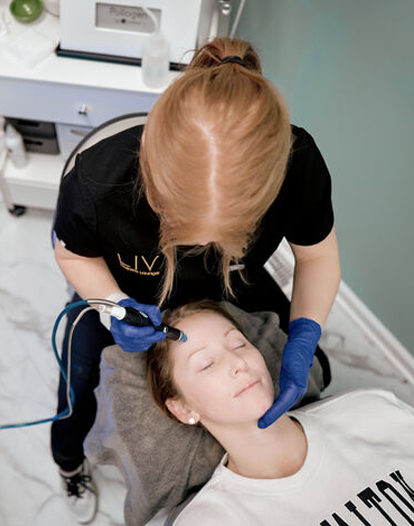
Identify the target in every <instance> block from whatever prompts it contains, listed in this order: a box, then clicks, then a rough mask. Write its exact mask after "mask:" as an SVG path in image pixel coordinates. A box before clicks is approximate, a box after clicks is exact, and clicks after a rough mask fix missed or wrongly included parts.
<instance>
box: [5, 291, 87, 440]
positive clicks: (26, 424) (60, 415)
mask: <svg viewBox="0 0 414 526" xmlns="http://www.w3.org/2000/svg"><path fill="white" fill-rule="evenodd" d="M82 305H85V306H87V305H88V301H87V300H81V301H75V303H71V304H70V305H68V306H67V307H65V308H64V309H63V310H62V312H61V313H60V314H59V316H58V317H57V318H56V321H55V325H54V326H53V331H52V347H53V352H54V354H55V358H56V361H57V363H58V365H59V369H60V373H61V375H62V376H63V378H64V380H65V382H66V383H68V377H67V374H66V371H65V368H64V365H63V362H62V360H61V358H60V356H59V353H58V350H57V347H56V333H57V330H58V327H59V323H60V320H61V319H62V318H63V316H65V315H66V313H67V312H68V311H70V310H71V309H74V308H76V307H80V306H82ZM69 389H70V400H71V403H72V407H73V406H74V404H75V393H74V392H73V389H72V386H71V385H70V380H69ZM68 413H69V406H68V407H67V408H66V409H64V410H63V411H61V412H60V413H58V414H57V415H55V416H52V417H50V418H45V419H43V420H34V421H32V422H24V423H21V424H5V425H0V430H1V429H14V428H18V427H29V426H35V425H38V424H45V423H47V422H54V421H55V420H59V419H60V418H63V417H64V416H66V415H67V414H68Z"/></svg>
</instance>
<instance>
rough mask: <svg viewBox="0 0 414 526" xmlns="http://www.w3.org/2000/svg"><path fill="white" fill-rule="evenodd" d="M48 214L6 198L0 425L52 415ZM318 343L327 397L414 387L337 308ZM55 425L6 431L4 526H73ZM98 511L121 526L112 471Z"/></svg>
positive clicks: (99, 473) (2, 213) (1, 455)
mask: <svg viewBox="0 0 414 526" xmlns="http://www.w3.org/2000/svg"><path fill="white" fill-rule="evenodd" d="M51 221H52V214H51V213H49V212H45V211H40V210H28V211H27V213H26V215H24V216H22V217H18V218H16V217H12V216H11V215H10V214H9V213H8V212H7V210H6V209H5V206H4V203H3V202H2V201H1V198H0V424H5V423H9V422H20V421H25V420H32V419H37V418H43V417H47V416H51V415H53V414H54V412H55V405H56V400H55V398H56V397H55V392H56V388H57V378H58V367H57V365H56V363H55V360H54V357H53V352H52V346H51V343H50V335H51V331H52V327H53V324H54V321H55V318H56V316H57V314H58V313H59V312H60V310H61V309H62V308H63V305H64V303H65V301H66V300H67V290H66V284H65V280H64V279H63V277H62V275H61V274H60V271H59V269H58V268H57V266H56V264H55V262H54V259H53V255H52V250H51V243H50V225H51ZM322 347H323V348H324V349H325V350H326V351H327V353H328V355H329V356H330V359H331V365H332V372H333V381H332V385H331V386H330V388H329V391H328V392H329V393H336V392H340V391H343V390H345V389H351V388H356V387H373V386H377V387H385V388H387V389H390V390H392V391H394V392H395V393H396V394H397V395H398V396H399V397H400V398H402V399H403V400H405V401H407V402H411V403H412V402H413V400H414V385H413V384H410V383H409V382H408V381H407V380H406V379H404V377H403V375H402V374H401V373H400V372H399V371H398V370H397V369H395V368H394V367H393V366H392V363H391V362H389V361H388V360H387V359H386V358H384V354H383V353H382V352H379V351H378V349H377V348H376V345H375V342H374V341H372V340H370V339H369V338H367V337H366V336H364V334H362V333H361V331H360V330H359V329H358V328H356V327H355V324H354V323H353V321H352V320H351V319H350V318H349V317H347V316H345V315H344V313H343V312H341V310H340V309H339V308H338V306H337V305H336V304H335V306H334V308H333V310H332V313H331V316H330V318H329V320H328V322H327V325H326V328H325V330H324V336H323V340H322ZM49 430H50V424H44V425H40V426H34V427H29V428H24V429H11V430H1V431H0V526H27V525H29V524H30V525H31V526H49V525H51V526H52V525H53V526H55V525H56V523H57V522H58V523H59V525H60V526H73V525H75V524H77V522H76V521H75V520H74V519H73V518H71V516H70V515H69V512H68V511H67V510H66V507H65V503H64V500H63V496H62V495H61V493H60V481H59V476H58V473H57V470H56V467H55V465H54V463H53V461H52V458H51V455H50V452H49ZM95 477H96V482H97V485H98V488H99V493H100V501H99V513H98V515H97V517H96V519H95V521H94V524H98V525H99V526H107V525H108V526H109V525H121V524H123V513H122V506H123V498H124V486H123V482H122V479H121V477H120V475H119V474H118V473H117V472H116V470H115V469H113V468H110V467H105V468H102V467H99V468H97V470H96V472H95Z"/></svg>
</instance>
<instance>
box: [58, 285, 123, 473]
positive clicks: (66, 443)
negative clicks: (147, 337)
mask: <svg viewBox="0 0 414 526" xmlns="http://www.w3.org/2000/svg"><path fill="white" fill-rule="evenodd" d="M80 299H81V298H80V297H79V296H78V295H77V294H75V295H74V296H73V298H72V299H71V301H70V303H74V302H75V301H79V300H80ZM82 308H84V307H77V308H75V309H72V310H70V311H69V312H68V314H67V324H66V329H65V335H64V341H63V353H62V359H63V363H64V365H65V368H66V364H67V342H68V336H69V331H70V328H71V326H72V323H73V321H74V320H75V318H76V317H77V315H78V314H79V312H80V311H81V310H82ZM113 343H114V340H113V338H112V335H111V333H110V332H109V331H108V330H107V329H106V328H105V327H104V326H103V325H102V324H101V322H100V321H99V314H98V312H97V311H95V310H93V311H90V312H87V313H86V314H85V315H84V317H83V318H82V319H81V320H80V322H79V323H78V325H77V326H76V329H75V330H74V333H73V340H72V359H71V364H72V373H71V385H72V389H73V391H74V394H75V405H74V410H73V414H72V416H71V417H70V418H66V419H63V420H57V421H55V422H53V424H52V436H51V444H52V453H53V458H54V459H55V462H56V463H57V464H58V465H59V466H60V467H61V468H62V469H63V470H64V471H73V470H75V469H76V468H77V467H78V466H79V465H80V464H81V463H82V461H83V458H84V454H83V441H84V440H85V437H86V435H87V434H88V432H89V430H90V428H91V427H92V425H93V423H94V421H95V416H96V398H95V395H94V392H93V390H94V389H95V387H96V386H97V385H98V383H99V362H100V358H101V353H102V350H103V349H104V348H105V347H107V346H108V345H112V344H113ZM67 405H68V404H67V400H66V382H65V381H64V379H63V378H62V375H61V376H60V380H59V393H58V413H60V412H61V411H63V410H64V409H65V408H66V407H67Z"/></svg>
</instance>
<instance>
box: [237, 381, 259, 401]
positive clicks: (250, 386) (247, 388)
mask: <svg viewBox="0 0 414 526" xmlns="http://www.w3.org/2000/svg"><path fill="white" fill-rule="evenodd" d="M259 382H260V380H258V379H255V380H250V381H249V382H248V383H247V384H245V386H244V387H242V388H241V389H240V391H238V392H237V393H236V394H235V395H234V398H236V397H237V396H239V395H241V394H243V393H245V392H246V391H248V390H249V389H251V388H252V387H254V386H255V385H256V384H258V383H259Z"/></svg>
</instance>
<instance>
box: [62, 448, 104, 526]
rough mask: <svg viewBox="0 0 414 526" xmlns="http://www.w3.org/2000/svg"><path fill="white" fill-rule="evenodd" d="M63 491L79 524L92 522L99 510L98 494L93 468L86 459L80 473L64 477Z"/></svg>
mask: <svg viewBox="0 0 414 526" xmlns="http://www.w3.org/2000/svg"><path fill="white" fill-rule="evenodd" d="M60 476H61V477H62V485H63V489H64V491H65V492H66V502H67V505H68V506H69V509H70V510H71V512H72V514H73V515H74V516H75V517H76V519H77V520H78V522H80V523H82V524H86V523H88V522H91V521H92V520H93V519H94V517H95V515H96V510H97V504H98V492H97V489H96V486H95V484H94V482H93V480H92V476H91V468H90V465H89V462H88V460H87V459H86V458H85V460H84V461H83V464H82V466H81V468H80V470H79V472H78V473H76V474H74V475H70V476H67V475H63V474H62V472H61V473H60Z"/></svg>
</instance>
